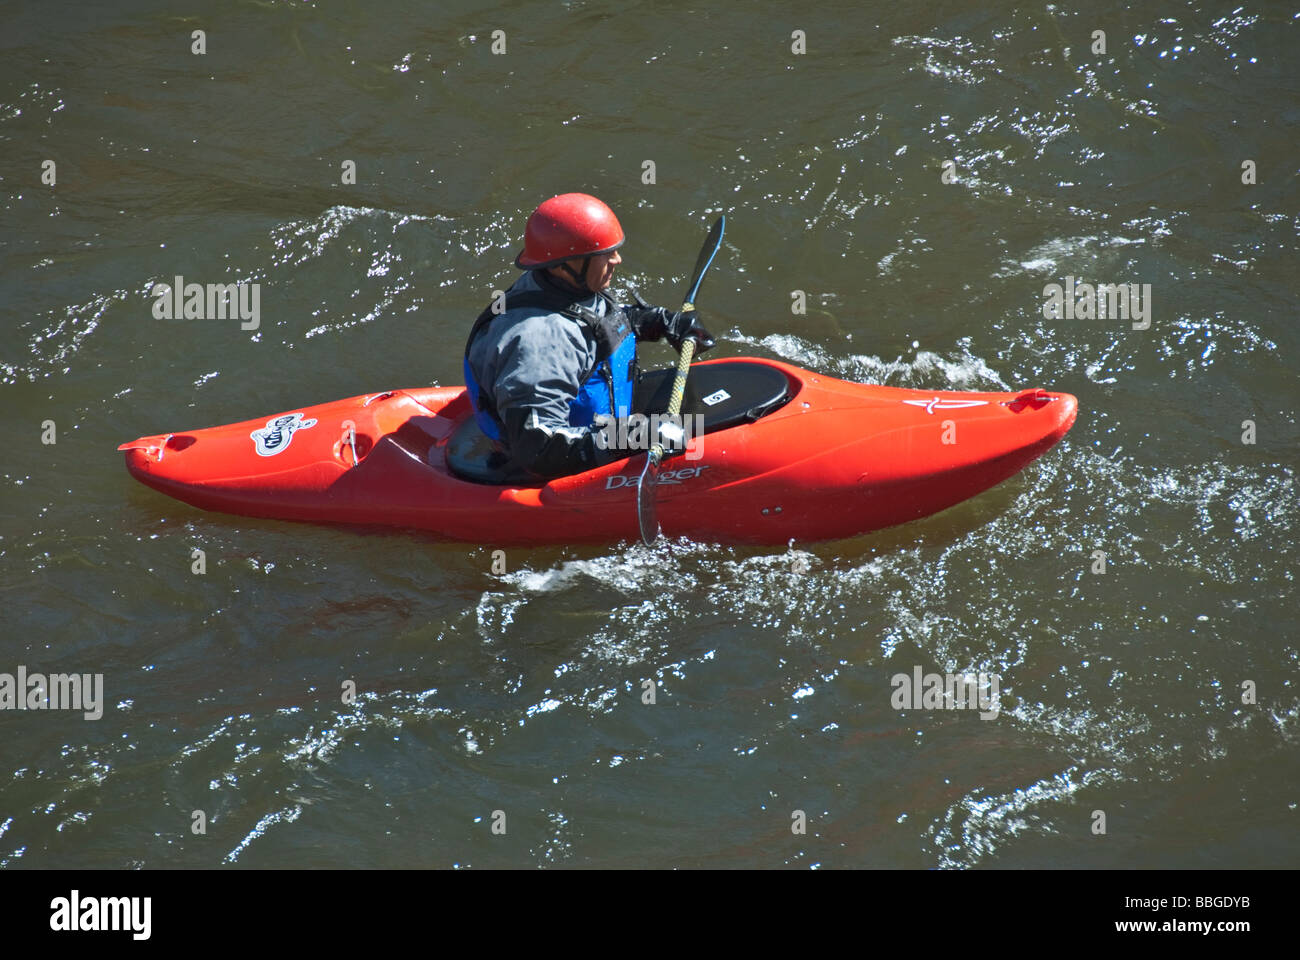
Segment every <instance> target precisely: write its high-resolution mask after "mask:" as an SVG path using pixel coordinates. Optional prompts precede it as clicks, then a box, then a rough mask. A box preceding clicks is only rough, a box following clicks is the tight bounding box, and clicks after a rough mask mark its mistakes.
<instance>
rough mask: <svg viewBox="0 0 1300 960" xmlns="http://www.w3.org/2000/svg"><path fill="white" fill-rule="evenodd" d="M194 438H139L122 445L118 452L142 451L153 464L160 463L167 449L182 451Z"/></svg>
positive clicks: (183, 436)
mask: <svg viewBox="0 0 1300 960" xmlns="http://www.w3.org/2000/svg"><path fill="white" fill-rule="evenodd" d="M194 442H195V438H194V437H192V436H190V435H189V434H184V433H183V434H180V435H177V434H175V433H167V434H163V435H162V436H158V437H141V438H140V439H139V440H132V441H131V442H130V443H124V444H122V445H121V446H119V447H118V448H117V449H119V450H123V451H125V450H143V451H144V454H145V456H147V457H153V459H154V462H155V463H162V458H163V454H164V453H166V452H167V451H168V450H169V449H171V450H184V449H185V448H186V447H189V446H192V445H193V444H194Z"/></svg>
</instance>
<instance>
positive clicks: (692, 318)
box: [624, 294, 713, 353]
mask: <svg viewBox="0 0 1300 960" xmlns="http://www.w3.org/2000/svg"><path fill="white" fill-rule="evenodd" d="M634 295H635V294H634ZM635 296H636V299H637V303H636V305H635V306H629V307H624V310H625V311H626V313H627V318H628V321H629V322H630V323H631V324H632V329H633V330H635V331H636V338H637V339H638V340H647V341H655V340H662V339H663V338H664V337H667V338H668V342H669V343H671V344H672V345H673V349H674V350H677V351H678V352H680V351H681V349H682V340H684V339H685V338H687V337H693V338H694V339H696V340H698V341H699V343H698V344H697V345H696V347H695V352H696V353H703V352H704V351H705V350H708V349H709V348H710V347H712V346H713V334H711V333H709V331H707V330H705V329H704V327H702V326H700V323H699V314H698V313H696V311H694V310H689V311H687V312H686V313H674V312H673V311H672V310H669V309H668V308H667V307H652V306H650V305H649V304H648V303H646V302H645V301H644V300H642V299H641V297H640V296H639V295H635Z"/></svg>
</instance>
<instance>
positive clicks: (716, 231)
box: [682, 214, 727, 306]
mask: <svg viewBox="0 0 1300 960" xmlns="http://www.w3.org/2000/svg"><path fill="white" fill-rule="evenodd" d="M726 229H727V217H726V215H725V214H724V215H723V216H721V217H718V219H717V220H715V221H713V226H712V227H711V228H709V235H708V236H707V237H705V238H704V246H702V247H700V255H699V257H698V258H697V259H696V261H695V272H694V273H693V274H691V282H690V283H689V284H688V285H687V287H686V296H685V297H683V298H682V299H683V300H684V301H685V302H686V303H687V304H691V305H692V306H693V305H694V304H695V295H696V294H697V293H699V291H700V281H701V280H703V279H704V273H705V271H706V270H708V269H709V264H711V263H712V262H713V258H714V257H715V256H717V253H718V248H719V247H721V246H722V234H723V231H725V230H726Z"/></svg>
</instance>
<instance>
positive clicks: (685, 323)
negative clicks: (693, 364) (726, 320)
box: [664, 310, 714, 354]
mask: <svg viewBox="0 0 1300 960" xmlns="http://www.w3.org/2000/svg"><path fill="white" fill-rule="evenodd" d="M664 336H666V337H667V338H668V342H669V343H671V344H672V345H673V349H674V350H676V351H677V352H678V353H681V352H682V341H684V340H686V339H688V338H689V339H691V340H694V341H696V343H695V352H696V353H697V354H699V353H703V352H704V351H705V350H709V349H711V348H712V347H713V345H714V340H713V334H711V333H709V331H708V330H705V329H704V325H703V324H701V323H700V315H699V313H698V311H695V310H687V311H685V312H684V313H674V314H672V315H671V316H670V318H669V319H668V320H667V321H666V322H665V324H664Z"/></svg>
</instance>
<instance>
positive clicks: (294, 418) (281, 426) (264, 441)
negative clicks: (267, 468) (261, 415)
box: [249, 413, 316, 457]
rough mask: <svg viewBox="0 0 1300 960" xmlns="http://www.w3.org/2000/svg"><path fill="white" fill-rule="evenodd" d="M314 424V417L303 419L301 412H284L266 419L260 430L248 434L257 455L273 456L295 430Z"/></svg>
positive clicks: (284, 445) (287, 442)
mask: <svg viewBox="0 0 1300 960" xmlns="http://www.w3.org/2000/svg"><path fill="white" fill-rule="evenodd" d="M314 426H316V418H315V417H313V418H312V419H310V420H304V419H303V418H302V414H301V413H286V414H285V415H284V416H283V417H273V418H272V419H270V420H268V421H266V426H265V427H263V428H262V429H261V430H254V431H253V432H252V433H250V434H249V436H250V437H252V438H253V443H254V444H256V446H257V455H258V456H259V457H273V456H275V455H276V454H277V453H280V452H281V451H283V450H285V449H286V448H287V447H288V446H289V441H290V440H292V439H293V434H294V431H295V430H306V429H307V428H308V427H314Z"/></svg>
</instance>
